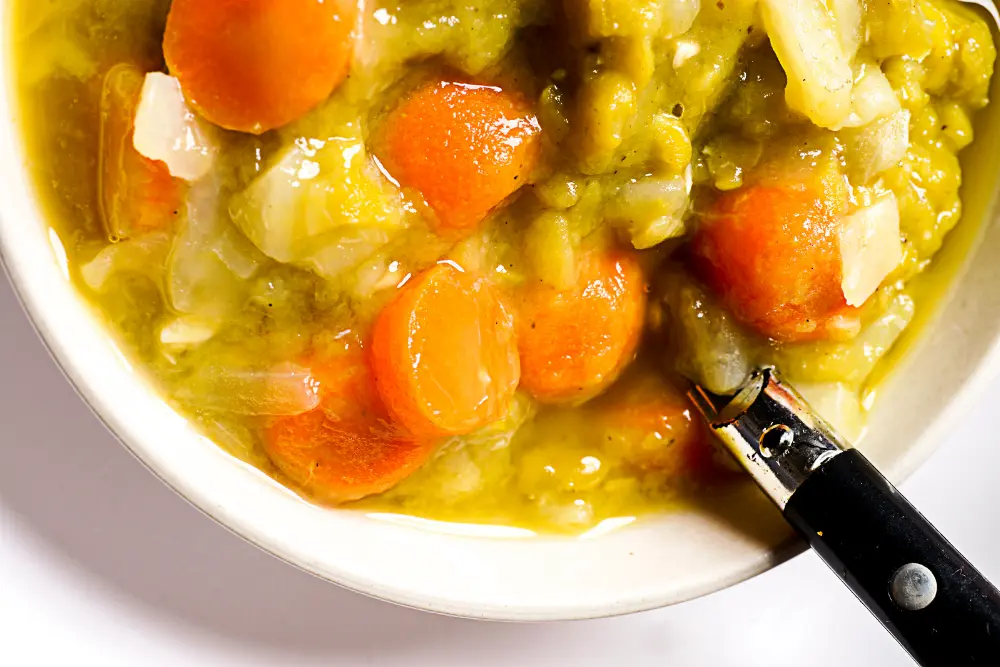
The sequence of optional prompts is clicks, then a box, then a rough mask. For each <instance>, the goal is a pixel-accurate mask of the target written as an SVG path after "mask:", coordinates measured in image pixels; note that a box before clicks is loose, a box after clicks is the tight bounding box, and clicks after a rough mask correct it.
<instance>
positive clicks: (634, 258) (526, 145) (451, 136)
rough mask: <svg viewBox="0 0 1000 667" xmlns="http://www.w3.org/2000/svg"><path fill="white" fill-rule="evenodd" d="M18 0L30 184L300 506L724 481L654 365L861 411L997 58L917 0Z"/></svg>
mask: <svg viewBox="0 0 1000 667" xmlns="http://www.w3.org/2000/svg"><path fill="white" fill-rule="evenodd" d="M14 4H15V7H14V21H13V28H12V30H13V35H14V41H15V45H16V46H15V48H16V49H17V81H18V86H19V89H20V91H21V102H22V104H23V110H24V114H23V116H24V118H25V119H26V120H25V127H24V132H25V135H26V140H27V144H28V148H29V155H31V157H32V160H31V167H32V169H33V172H34V176H35V179H36V182H37V187H38V188H39V190H40V191H41V192H42V194H43V196H44V199H45V201H46V203H47V205H48V208H49V211H50V217H51V223H52V225H53V227H54V228H55V230H56V231H57V232H58V234H59V237H60V239H61V240H62V242H63V244H64V245H65V247H66V251H67V254H68V256H69V259H70V269H71V273H72V277H73V280H74V281H75V282H76V284H77V285H78V287H79V289H80V291H81V293H82V294H83V295H84V296H85V297H86V298H87V299H88V300H90V301H91V302H92V303H93V304H94V305H95V307H96V308H97V310H98V311H99V312H100V313H101V314H102V317H103V318H104V319H105V321H106V322H107V324H108V327H109V328H110V329H111V330H112V331H113V333H114V334H115V336H116V337H117V338H118V339H119V340H120V341H122V343H123V346H124V347H125V348H126V349H127V350H128V352H129V353H130V354H131V355H132V356H133V357H134V358H135V359H136V360H138V361H139V362H140V365H141V366H142V367H143V368H144V369H146V370H147V371H148V373H149V375H150V376H151V377H152V378H154V380H155V382H156V384H157V385H158V386H159V387H160V389H161V390H162V393H163V395H164V396H165V397H166V399H167V400H169V401H170V402H171V403H172V404H173V405H175V406H176V407H177V409H178V410H179V411H181V412H182V413H183V414H184V415H186V416H187V417H188V418H190V419H191V420H192V421H193V422H194V423H196V424H197V425H198V426H199V427H200V428H201V429H202V430H203V431H204V432H205V433H206V434H208V435H209V436H211V437H212V438H213V439H214V440H215V441H216V442H217V443H218V444H219V446H221V447H223V448H224V449H226V450H227V451H229V452H230V453H232V454H233V455H235V456H238V457H240V458H242V459H244V460H246V461H249V462H251V463H253V464H254V465H256V466H258V467H260V468H261V469H262V470H264V471H266V472H267V473H269V474H271V475H274V476H275V477H276V478H278V479H279V480H280V481H282V482H283V483H285V484H288V485H289V486H291V487H292V488H295V489H296V490H298V491H300V492H301V493H303V494H304V495H306V496H308V497H310V498H313V499H315V500H316V501H317V502H321V503H326V504H345V503H347V504H349V505H350V504H354V503H360V504H362V505H363V506H366V507H375V508H379V509H380V510H382V511H398V512H404V513H411V514H417V515H421V516H427V517H433V518H442V519H447V520H459V521H475V522H493V523H500V524H516V525H525V526H529V527H532V528H537V529H539V530H545V531H562V532H580V531H582V530H585V529H587V528H589V527H591V526H593V525H595V524H596V523H598V522H600V521H601V520H603V519H606V518H609V517H613V516H619V515H627V516H631V515H635V514H637V513H640V512H646V511H649V510H652V509H658V508H664V507H668V506H671V505H673V504H675V503H677V502H679V501H682V500H684V501H689V500H694V501H698V499H699V498H705V497H706V496H707V495H711V494H713V493H716V492H717V491H718V490H719V489H720V488H722V487H723V486H724V485H727V484H730V483H732V482H733V481H734V480H738V479H739V478H738V476H735V475H734V474H733V473H731V472H730V471H729V470H728V469H727V467H726V466H725V464H724V463H723V462H719V461H717V460H716V459H715V457H714V455H713V450H712V447H711V445H710V444H709V441H708V438H707V436H706V435H705V433H704V432H703V431H702V430H701V428H700V427H699V426H698V425H697V423H696V421H695V419H694V417H693V415H692V413H691V408H690V406H689V405H688V404H687V402H686V400H685V398H684V395H683V391H684V387H685V380H684V378H685V377H687V378H693V379H695V380H697V381H699V382H701V383H702V384H704V385H705V386H707V387H708V388H709V389H712V390H715V391H718V392H727V391H732V390H733V389H735V388H736V387H737V386H739V384H740V383H741V382H742V381H743V380H744V378H745V377H746V375H747V373H748V372H749V370H750V369H751V368H752V367H754V366H756V365H758V364H761V363H777V364H779V365H780V367H781V368H782V369H783V370H784V372H785V373H786V375H787V376H789V377H790V378H791V379H792V380H794V381H795V382H796V384H797V386H799V387H801V389H802V390H803V392H804V393H805V394H806V395H807V397H808V398H810V400H811V401H813V403H814V405H815V407H817V409H818V410H819V411H820V412H821V413H823V414H824V415H825V416H826V417H827V418H828V419H829V420H830V421H831V422H833V423H834V424H835V425H836V426H838V427H839V428H840V429H841V430H842V431H843V432H844V433H845V434H846V435H847V436H848V437H849V438H852V439H857V438H858V437H859V436H860V435H861V433H862V430H863V426H864V413H865V409H864V408H863V407H862V397H863V396H864V395H865V393H866V391H867V390H868V389H869V387H868V381H869V379H870V378H871V376H872V371H873V368H874V367H875V366H876V364H877V363H878V361H879V359H880V358H882V357H883V355H884V354H885V353H886V351H887V350H888V349H889V348H890V347H891V346H892V345H893V343H894V342H895V341H896V340H897V338H898V337H899V336H900V334H901V333H902V332H903V330H904V329H905V328H906V327H907V326H908V324H909V323H910V322H911V320H912V318H913V316H914V311H915V308H916V307H917V306H916V305H915V299H914V294H913V289H912V287H911V286H910V283H909V281H910V280H911V279H912V278H913V277H915V276H916V275H917V274H919V273H921V272H922V271H924V269H925V268H926V267H927V266H928V264H929V263H930V262H931V260H932V258H933V257H934V255H935V253H936V252H937V251H938V249H939V248H940V247H941V244H942V242H943V241H944V238H945V236H946V235H947V233H948V232H949V231H950V230H951V229H952V228H953V227H954V225H955V224H956V223H957V222H958V220H959V217H960V212H961V202H960V200H959V196H958V187H959V184H960V181H961V171H960V168H959V163H958V161H957V159H956V154H957V153H958V152H959V151H960V150H961V149H962V148H964V147H965V146H967V145H968V144H969V143H970V142H971V141H973V136H972V125H971V116H972V114H973V113H974V112H975V111H977V110H978V109H980V108H982V107H983V106H984V105H985V104H986V103H987V99H986V94H987V90H988V85H989V80H990V77H991V75H992V70H993V61H994V57H995V50H994V45H993V42H992V39H991V36H990V31H989V27H988V25H987V24H986V23H985V22H984V20H982V19H981V18H980V17H978V16H977V15H976V14H974V13H973V12H971V11H970V10H968V9H966V8H964V7H962V6H961V5H959V4H957V3H955V2H951V1H949V0H913V1H897V0H876V1H874V2H868V3H859V2H857V1H856V0H837V1H835V2H831V3H823V2H820V0H813V1H807V2H794V3H792V2H788V0H765V1H763V2H752V1H750V0H725V2H722V1H720V2H718V3H706V4H704V5H701V4H699V2H698V0H646V1H644V2H632V1H627V0H564V1H563V2H546V1H543V0H464V1H462V0H434V1H429V0H424V1H420V0H408V1H405V0H401V1H400V2H397V3H387V2H384V1H382V0H379V1H375V2H367V3H363V6H361V7H360V8H356V7H354V6H353V5H352V4H350V3H347V2H339V3H338V2H333V3H330V2H326V3H320V2H318V1H317V0H280V1H279V0H245V1H244V2H243V3H242V6H241V7H239V8H238V9H234V8H236V7H237V5H241V3H233V2H226V3H222V2H211V1H210V0H202V2H200V3H199V2H194V1H193V0H186V1H185V0H175V1H174V2H173V3H171V2H167V1H151V2H142V3H137V2H129V1H127V0H62V1H59V0H32V1H31V2H28V0H21V1H20V2H15V3H14ZM168 16H169V19H168ZM220 26H226V29H225V30H222V29H220ZM262 45H267V47H266V48H265V47H264V46H262ZM168 75H169V76H168ZM919 305H920V307H922V308H923V307H926V304H925V303H923V302H922V301H921V302H920V303H919Z"/></svg>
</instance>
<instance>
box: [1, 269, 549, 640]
mask: <svg viewBox="0 0 1000 667" xmlns="http://www.w3.org/2000/svg"><path fill="white" fill-rule="evenodd" d="M0 425H2V426H0V454H2V461H0V509H3V510H4V511H10V512H12V513H13V515H14V520H15V521H17V522H18V523H23V524H25V526H26V527H27V528H28V529H29V530H31V531H33V532H34V533H36V534H37V535H38V536H40V537H41V538H42V539H43V540H44V541H46V542H47V543H49V544H51V545H52V546H53V547H54V548H55V550H56V551H57V552H58V553H59V554H60V555H62V556H63V557H65V558H66V559H68V560H70V561H72V562H73V563H74V565H78V566H80V567H82V568H83V569H84V570H85V571H86V572H87V573H88V574H91V575H93V576H96V577H97V578H98V579H99V580H101V581H103V582H104V583H106V584H107V585H108V586H109V587H110V588H111V589H112V590H113V592H114V594H115V597H117V598H119V599H120V600H122V602H123V603H125V604H135V603H139V604H142V605H146V606H148V607H151V608H153V609H154V610H156V611H158V612H160V613H163V614H167V615H170V616H172V617H175V618H176V619H179V620H180V621H182V622H184V623H186V624H188V625H190V626H194V627H196V628H197V629H199V630H201V631H203V632H210V633H214V634H217V635H219V636H220V637H221V638H223V639H224V640H229V641H235V642H239V643H242V644H245V645H248V646H250V647H253V646H255V645H256V646H260V647H261V648H262V649H285V650H288V651H293V652H303V653H331V652H359V653H368V652H371V651H374V650H376V649H379V650H383V651H393V650H407V649H410V648H414V647H418V646H420V645H426V644H429V643H439V642H445V641H449V639H450V638H454V637H455V636H456V634H457V633H461V635H462V637H463V642H466V644H465V645H466V646H469V645H477V644H479V645H480V647H481V649H482V650H483V651H490V650H491V649H492V648H494V647H498V646H500V645H509V644H510V643H512V642H524V641H531V638H532V637H534V636H536V635H537V633H539V632H543V631H544V632H545V633H546V634H547V635H548V636H551V634H552V632H553V628H552V626H548V628H547V629H544V630H543V628H542V626H538V625H534V626H529V625H512V624H497V623H477V622H475V621H467V620H461V619H454V618H447V617H443V616H435V615H432V614H427V613H423V612H418V611H413V610H409V609H404V608H401V607H396V606H393V605H390V604H387V603H383V602H379V601H377V600H373V599H369V598H366V597H364V596H361V595H357V594H355V593H352V592H350V591H346V590H344V589H341V588H338V587H336V586H334V585H332V584H328V583H326V582H323V581H320V580H318V579H316V578H314V577H312V576H310V575H308V574H305V573H303V572H300V571H298V570H296V569H294V568H292V567H290V566H288V565H287V564H284V563H282V562H280V561H278V560H276V559H274V558H272V557H270V556H268V555H267V554H265V553H263V552H262V551H259V550H258V549H256V548H254V547H252V546H250V545H249V544H247V543H245V542H243V541H242V540H240V539H239V538H238V537H236V536H234V535H232V534H230V533H228V532H227V531H225V530H223V529H222V528H220V527H219V526H218V525H216V524H215V523H213V522H212V521H211V520H210V519H208V518H207V517H205V516H203V515H202V514H200V513H199V512H198V511H197V510H195V509H194V508H193V507H191V506H189V505H188V504H187V503H185V502H183V501H182V500H181V499H180V498H178V497H177V496H176V495H174V494H173V492H172V491H170V490H169V489H167V487H166V486H164V485H162V484H161V483H160V482H159V481H158V480H157V479H156V478H154V477H153V475H151V474H149V473H148V472H147V471H146V470H144V469H143V467H142V466H141V465H140V464H139V463H138V461H136V460H135V459H133V458H132V456H131V455H130V454H129V453H128V452H127V451H126V450H125V449H124V447H122V446H120V445H119V444H118V443H117V442H115V440H114V438H113V437H112V436H111V435H110V434H109V433H108V432H107V431H106V430H105V429H104V427H103V426H102V425H101V424H100V422H99V421H98V420H97V419H96V418H95V417H94V416H93V415H92V414H91V413H90V411H89V410H88V409H87V408H86V407H85V405H84V404H83V402H82V401H81V400H80V399H79V398H78V397H77V395H76V394H75V393H74V391H73V389H72V388H71V387H70V385H69V384H68V383H67V382H66V380H65V379H64V378H63V377H62V375H61V374H60V372H59V370H58V369H57V368H56V366H55V364H54V363H53V362H52V361H51V360H50V359H49V357H48V355H47V353H46V352H45V350H44V348H43V347H42V345H41V344H40V343H39V341H38V340H37V337H36V335H35V333H34V331H33V330H32V329H31V327H30V325H29V324H28V322H27V319H26V318H25V317H24V316H23V315H22V313H21V312H20V308H19V306H18V305H17V303H16V301H15V299H14V296H13V294H12V292H11V288H10V286H9V284H8V283H7V280H6V278H5V277H4V276H3V274H2V272H0ZM562 627H563V628H566V627H567V626H565V625H564V626H562ZM557 632H558V631H557Z"/></svg>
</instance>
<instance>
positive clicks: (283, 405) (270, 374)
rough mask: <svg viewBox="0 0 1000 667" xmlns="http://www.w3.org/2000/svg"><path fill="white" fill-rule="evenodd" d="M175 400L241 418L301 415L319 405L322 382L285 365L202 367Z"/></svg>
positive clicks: (306, 372)
mask: <svg viewBox="0 0 1000 667" xmlns="http://www.w3.org/2000/svg"><path fill="white" fill-rule="evenodd" d="M174 397H175V398H176V399H177V400H179V401H181V402H183V403H186V404H188V405H191V406H193V407H196V408H200V409H202V410H214V411H219V412H232V413H236V414H242V415H271V416H279V415H298V414H302V413H303V412H308V411H310V410H313V409H315V408H316V407H317V406H319V382H318V381H317V380H316V379H315V378H313V376H312V374H311V373H310V372H309V370H308V369H306V368H302V367H301V366H296V365H295V364H291V363H284V364H280V365H278V366H275V367H274V368H271V369H269V370H253V369H239V368H226V367H221V366H215V365H209V366H204V367H202V368H200V369H199V370H198V371H196V372H195V373H194V375H193V376H192V377H190V378H188V380H187V381H186V382H185V383H184V384H183V385H182V386H181V387H180V389H178V390H177V392H176V393H175V394H174Z"/></svg>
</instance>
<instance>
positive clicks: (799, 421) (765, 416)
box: [690, 369, 1000, 667]
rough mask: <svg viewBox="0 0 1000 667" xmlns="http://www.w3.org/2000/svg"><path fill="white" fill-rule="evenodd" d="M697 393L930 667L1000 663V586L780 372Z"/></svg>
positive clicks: (807, 535) (821, 548)
mask: <svg viewBox="0 0 1000 667" xmlns="http://www.w3.org/2000/svg"><path fill="white" fill-rule="evenodd" d="M690 396H691V398H692V400H693V401H694V403H695V405H696V406H697V407H698V409H699V410H700V411H701V412H702V414H704V415H705V416H706V418H707V419H708V420H709V422H710V424H711V426H712V428H713V430H714V431H715V433H716V435H717V436H718V437H719V439H720V441H721V442H722V443H723V444H724V445H725V446H726V448H727V449H728V450H729V452H730V453H731V454H733V455H734V456H735V457H736V458H737V460H739V462H740V463H741V464H742V465H743V467H744V468H745V469H746V470H747V471H748V472H749V473H750V474H751V476H752V477H753V478H754V481H756V482H757V484H758V485H759V486H760V487H761V489H763V490H764V492H765V493H767V495H768V496H769V497H770V498H771V500H773V501H774V503H775V504H776V505H777V506H778V508H779V509H781V511H782V512H783V513H784V515H785V518H786V519H787V520H788V522H789V523H790V524H791V525H792V526H793V527H794V528H795V530H796V531H798V533H799V534H800V535H801V536H802V537H803V538H804V539H805V540H806V541H807V542H808V543H809V545H810V546H811V547H813V549H815V550H816V552H817V553H818V554H819V556H820V557H821V558H822V559H823V560H824V561H826V563H827V565H829V566H830V568H831V569H832V570H833V571H834V572H836V573H837V576H839V577H840V578H841V579H842V580H843V581H844V583H846V584H847V585H848V586H849V587H850V588H851V590H852V591H854V593H855V594H856V595H857V596H858V598H859V599H860V600H861V602H862V603H864V605H865V606H866V607H868V609H869V610H871V612H872V613H873V614H874V615H875V616H876V617H877V618H878V619H879V621H881V622H882V624H883V625H884V626H885V627H886V629H887V630H889V632H891V633H892V635H893V636H894V637H895V638H896V639H897V640H898V641H899V643H900V644H901V645H902V646H903V648H905V649H906V650H907V651H908V652H909V653H910V655H911V656H913V658H914V660H916V661H917V662H918V663H920V664H921V665H924V666H925V667H962V666H964V665H975V666H981V665H990V666H996V667H1000V592H998V591H997V589H996V588H994V587H993V585H992V584H990V582H989V581H987V580H986V578H985V577H983V575H982V574H980V572H979V571H978V570H976V568H974V567H973V566H972V565H971V564H970V563H969V561H967V560H966V559H965V558H964V557H963V556H962V554H960V553H959V552H958V551H957V550H956V549H955V547H953V546H952V545H951V544H950V543H949V542H948V540H946V539H945V538H944V536H943V535H941V533H939V532H938V531H937V530H936V529H935V528H934V526H932V525H931V524H930V522H929V521H927V519H925V518H924V517H923V515H921V514H920V512H918V511H917V510H916V508H914V507H913V505H911V504H910V503H909V502H908V501H907V500H906V498H904V497H903V496H902V495H900V493H899V491H897V490H896V489H895V487H893V485H892V484H890V483H889V481H888V480H886V478H885V477H883V476H882V475H881V474H880V473H879V472H878V470H876V469H875V466H873V465H872V464H871V463H870V462H869V461H868V459H866V458H865V457H864V456H863V455H862V454H861V453H860V452H858V451H857V450H854V449H850V448H848V447H846V446H845V444H844V443H843V441H842V440H841V438H840V437H839V436H838V435H837V434H836V433H835V432H834V431H833V429H831V428H830V426H829V425H828V424H826V423H825V422H823V420H821V419H820V418H819V417H818V416H817V415H816V414H815V413H813V412H812V411H811V410H810V409H809V406H808V405H806V403H805V401H804V400H803V399H802V397H801V396H799V395H798V394H797V393H796V392H795V391H794V390H792V389H791V388H790V387H788V386H787V385H784V384H782V383H781V381H780V380H779V378H778V377H777V375H776V374H775V373H774V371H773V369H765V370H762V371H759V372H757V373H755V374H754V376H753V377H752V378H751V380H750V381H749V382H748V383H747V384H746V385H745V386H744V388H743V389H741V390H740V392H739V393H737V394H736V395H735V396H731V397H727V396H717V395H714V394H711V393H709V392H706V391H705V390H703V389H701V388H700V387H696V388H695V389H694V390H693V391H692V392H691V393H690Z"/></svg>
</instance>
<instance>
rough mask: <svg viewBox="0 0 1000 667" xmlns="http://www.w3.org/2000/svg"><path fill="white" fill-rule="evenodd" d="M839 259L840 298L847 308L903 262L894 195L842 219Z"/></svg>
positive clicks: (863, 299) (859, 303) (872, 290)
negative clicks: (840, 269) (841, 294)
mask: <svg viewBox="0 0 1000 667" xmlns="http://www.w3.org/2000/svg"><path fill="white" fill-rule="evenodd" d="M840 256H841V262H842V271H843V276H842V278H841V288H842V289H843V290H844V298H845V299H846V300H847V305H849V306H860V305H861V304H863V303H864V302H865V301H867V300H868V298H869V297H870V296H871V295H872V294H874V293H875V290H877V289H878V288H879V285H881V284H882V281H883V280H885V278H886V276H888V275H889V274H890V273H892V272H893V270H895V268H896V267H897V266H899V263H900V262H901V261H902V259H903V243H902V241H901V239H900V236H899V207H898V206H897V205H896V197H895V195H893V194H892V193H889V194H887V195H885V196H883V197H881V198H880V199H878V200H877V201H876V202H875V203H873V204H872V205H871V206H866V207H865V208H862V209H859V210H858V211H857V212H855V213H853V214H851V215H849V216H847V217H845V218H844V220H843V226H842V227H841V230H840Z"/></svg>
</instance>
